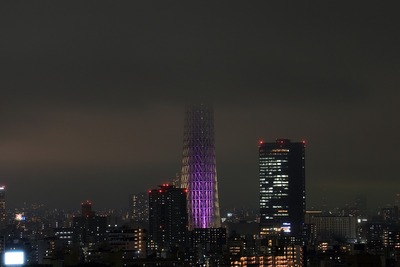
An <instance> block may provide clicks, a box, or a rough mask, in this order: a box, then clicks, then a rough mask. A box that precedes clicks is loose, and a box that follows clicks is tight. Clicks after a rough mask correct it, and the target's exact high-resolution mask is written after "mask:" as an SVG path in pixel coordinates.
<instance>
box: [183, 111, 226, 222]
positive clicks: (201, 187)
mask: <svg viewBox="0 0 400 267" xmlns="http://www.w3.org/2000/svg"><path fill="white" fill-rule="evenodd" d="M181 187H183V188H187V190H188V195H187V197H188V199H187V207H188V222H189V229H195V228H216V227H220V226H221V222H220V213H219V201H218V185H217V171H216V161H215V139H214V113H213V109H212V107H211V106H210V105H205V104H199V105H191V106H188V107H186V111H185V122H184V135H183V158H182V176H181Z"/></svg>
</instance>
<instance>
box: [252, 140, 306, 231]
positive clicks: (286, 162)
mask: <svg viewBox="0 0 400 267" xmlns="http://www.w3.org/2000/svg"><path fill="white" fill-rule="evenodd" d="M304 153H305V143H304V142H291V141H290V140H288V139H277V140H276V142H273V143H264V142H260V144H259V160H260V162H259V173H260V226H261V231H262V232H264V233H271V232H272V233H274V232H275V233H277V232H280V231H284V232H288V233H289V232H290V234H291V235H294V236H297V235H299V234H300V233H301V230H302V226H303V224H304V213H305V207H306V204H305V203H306V202H305V201H306V196H305V159H304V157H305V155H304Z"/></svg>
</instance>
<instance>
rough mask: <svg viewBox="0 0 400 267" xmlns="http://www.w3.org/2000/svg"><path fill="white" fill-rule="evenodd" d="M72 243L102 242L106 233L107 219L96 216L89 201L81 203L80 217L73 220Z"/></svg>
mask: <svg viewBox="0 0 400 267" xmlns="http://www.w3.org/2000/svg"><path fill="white" fill-rule="evenodd" d="M73 232H74V241H75V242H78V243H82V244H96V243H101V242H104V241H105V239H106V232H107V217H103V216H97V215H96V214H95V212H94V211H92V204H91V203H90V202H89V201H86V202H84V203H82V215H81V216H80V217H75V218H74V219H73Z"/></svg>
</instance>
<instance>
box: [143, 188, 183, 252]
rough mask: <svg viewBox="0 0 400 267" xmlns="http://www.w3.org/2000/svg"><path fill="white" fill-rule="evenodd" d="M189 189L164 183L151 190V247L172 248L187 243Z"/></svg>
mask: <svg viewBox="0 0 400 267" xmlns="http://www.w3.org/2000/svg"><path fill="white" fill-rule="evenodd" d="M186 195H187V190H186V189H184V188H176V187H174V186H173V185H169V184H163V185H160V188H159V189H153V190H150V191H149V243H150V244H149V247H150V248H151V249H170V248H171V247H181V248H182V249H183V248H184V247H185V245H186V234H187V218H188V216H187V210H186Z"/></svg>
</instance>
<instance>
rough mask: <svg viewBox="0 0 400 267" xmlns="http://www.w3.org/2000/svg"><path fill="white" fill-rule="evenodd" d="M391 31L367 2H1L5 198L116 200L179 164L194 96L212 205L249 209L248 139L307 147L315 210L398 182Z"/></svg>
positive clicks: (387, 14)
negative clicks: (213, 185)
mask: <svg viewBox="0 0 400 267" xmlns="http://www.w3.org/2000/svg"><path fill="white" fill-rule="evenodd" d="M398 27H399V22H398V20H397V14H396V9H395V8H394V7H393V6H388V3H369V2H368V1H364V2H363V3H362V4H358V3H346V4H344V3H341V2H337V1H325V2H310V1H309V2H306V3H289V2H285V1H279V2H277V3H272V2H252V3H243V2H236V1H229V2H228V1H226V2H225V1H222V2H201V3H186V2H185V3H183V2H175V1H172V2H171V1H168V2H162V1H145V2H118V3H110V2H105V1H85V2H75V1H69V2H62V3H61V2H57V3H56V2H47V1H41V2H40V3H39V2H23V3H22V2H19V1H12V2H11V1H10V2H3V3H1V4H0V33H1V35H2V42H0V51H1V53H0V75H1V79H0V93H1V97H0V123H1V125H2V130H1V131H0V177H4V178H1V179H0V180H3V181H4V183H6V184H7V185H8V186H9V188H10V189H9V190H10V193H9V196H10V201H14V202H16V201H17V199H18V198H21V196H22V195H25V196H27V199H28V200H32V201H33V200H37V201H46V199H47V198H46V197H47V196H49V197H51V196H53V195H54V194H55V195H54V196H56V195H57V193H53V192H61V191H62V190H60V189H58V188H57V186H56V185H55V184H54V181H55V180H56V181H57V184H58V185H62V187H63V188H80V190H81V191H79V192H78V191H74V190H72V189H68V190H65V191H63V192H65V194H67V192H68V193H70V196H71V198H67V197H65V198H64V197H62V196H61V195H59V196H60V197H59V198H58V199H57V201H54V202H53V203H59V204H60V205H69V206H74V204H73V203H79V201H81V198H83V197H84V198H86V197H85V194H86V193H87V194H89V193H88V192H89V191H90V194H93V198H97V200H98V202H99V203H102V205H111V206H112V205H125V203H124V204H121V203H122V202H123V201H124V200H122V197H121V196H124V195H128V194H129V193H131V192H137V191H140V190H145V189H147V187H148V186H154V185H156V184H157V183H158V182H160V181H164V180H165V179H167V178H168V177H169V178H170V177H173V176H174V175H175V173H176V172H178V171H179V169H180V156H181V147H182V144H181V141H182V129H183V125H182V124H183V106H184V105H185V104H186V103H189V102H200V101H205V102H211V103H214V106H215V116H216V139H217V157H218V158H217V161H218V168H219V170H218V172H219V176H220V191H221V201H223V203H222V205H223V206H228V205H234V204H235V205H242V204H244V205H251V206H255V205H257V201H258V200H257V190H258V188H257V186H258V182H257V176H258V174H257V147H256V141H257V140H258V139H259V138H262V139H264V140H274V139H275V138H276V137H289V138H293V139H306V140H308V143H309V145H308V148H307V170H308V171H307V172H308V177H307V185H308V187H309V188H308V189H309V190H308V196H309V197H308V199H309V201H310V202H311V204H313V203H314V204H315V203H318V201H319V199H320V198H319V196H318V192H316V190H315V189H318V188H319V187H324V186H325V187H331V188H332V194H331V195H335V194H336V193H337V192H338V191H339V190H341V188H345V185H346V184H347V183H345V182H344V181H349V182H348V183H349V188H350V187H351V188H352V190H353V191H357V190H356V188H357V186H355V185H357V184H360V183H361V181H368V183H366V185H368V186H366V187H365V188H364V187H361V186H360V189H359V190H360V191H363V190H364V189H365V191H366V192H367V191H368V192H370V193H371V192H372V189H373V188H380V187H379V186H380V183H377V184H376V187H374V186H372V185H373V182H374V181H375V180H376V177H379V179H380V181H386V182H387V183H388V184H390V183H392V181H393V180H394V179H396V178H395V177H396V170H395V168H394V167H393V166H395V164H396V163H397V160H398V157H397V154H396V151H397V150H398V149H399V146H400V143H399V142H398V141H397V139H398V135H399V131H400V129H399V125H398V123H397V118H396V114H398V112H399V108H398V105H397V99H399V97H400V96H399V93H398V88H399V85H400V79H399V77H400V76H399V73H400V69H399V60H400V55H399V53H400V52H399V49H398V47H399V45H400V37H399V35H398V34H397V31H398ZM383 155H384V156H383ZM243 179H246V181H250V180H253V181H254V183H253V184H252V185H249V187H246V188H245V189H243V191H241V192H238V188H239V186H238V185H239V184H240V182H241V181H242V180H243ZM109 181H113V182H114V181H118V184H117V185H116V186H115V193H114V192H113V193H110V200H109V199H103V198H102V197H99V196H103V195H104V192H103V191H104V190H105V188H106V187H107V184H108V182H109ZM332 181H338V182H337V184H336V185H334V186H333V185H332V184H333V182H332ZM328 185H329V186H328ZM331 185H332V186H331ZM145 187H146V188H145ZM27 188H29V189H36V190H39V188H40V191H41V192H43V194H42V195H40V196H35V195H29V196H28V195H27V192H28V189H27ZM91 188H93V190H91ZM381 188H382V189H381V191H385V190H386V191H388V190H389V189H390V188H389V187H387V186H386V187H385V186H383V185H382V187H381ZM392 188H393V187H392ZM353 191H352V192H353ZM386 191H385V192H386ZM238 193H239V194H240V195H241V196H242V197H241V198H237V196H236V194H238ZM387 193H390V194H391V193H393V192H392V191H390V190H389V191H388V192H387ZM60 194H61V193H60ZM390 194H386V195H390ZM349 195H350V194H349ZM90 197H92V196H90ZM51 198H53V197H51ZM126 198H127V197H126ZM239 199H240V201H239ZM381 199H382V201H386V200H387V199H389V198H387V199H385V198H384V197H382V198H381ZM331 201H332V202H333V201H335V199H334V198H333V199H332V200H331Z"/></svg>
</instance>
